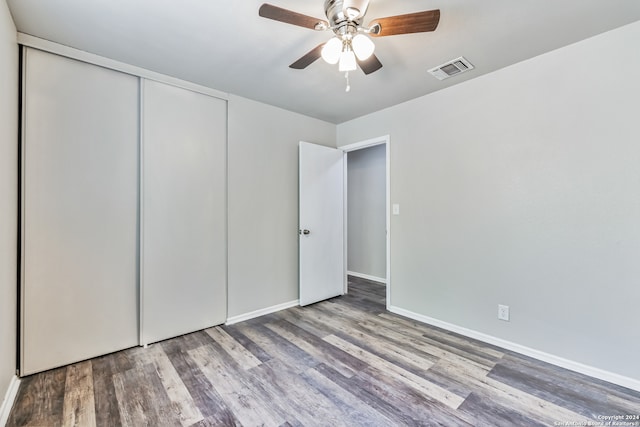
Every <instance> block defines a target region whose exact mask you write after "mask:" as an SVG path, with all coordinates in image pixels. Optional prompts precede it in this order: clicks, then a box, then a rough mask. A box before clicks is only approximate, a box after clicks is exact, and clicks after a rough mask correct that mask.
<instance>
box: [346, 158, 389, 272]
mask: <svg viewBox="0 0 640 427" xmlns="http://www.w3.org/2000/svg"><path fill="white" fill-rule="evenodd" d="M385 151H386V146H385V145H376V146H374V147H368V148H365V149H362V150H357V151H351V152H350V153H348V154H347V201H348V203H347V213H348V216H347V221H348V222H347V224H348V225H347V230H348V237H347V242H348V248H347V270H348V271H350V272H354V273H360V274H364V275H367V276H373V277H377V278H381V279H384V278H386V276H387V236H386V230H387V219H386V170H385V169H386V153H385Z"/></svg>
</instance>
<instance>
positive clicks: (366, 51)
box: [351, 34, 376, 61]
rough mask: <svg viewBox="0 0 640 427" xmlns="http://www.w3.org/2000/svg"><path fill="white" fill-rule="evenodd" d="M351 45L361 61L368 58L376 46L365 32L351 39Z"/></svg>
mask: <svg viewBox="0 0 640 427" xmlns="http://www.w3.org/2000/svg"><path fill="white" fill-rule="evenodd" d="M351 46H352V47H353V51H354V52H355V54H356V56H357V57H358V59H359V60H360V61H364V60H366V59H368V58H369V57H370V56H371V55H372V54H373V51H374V50H375V48H376V45H375V44H374V43H373V42H372V41H371V39H370V38H369V37H367V36H365V35H364V34H356V36H355V37H354V38H353V40H351Z"/></svg>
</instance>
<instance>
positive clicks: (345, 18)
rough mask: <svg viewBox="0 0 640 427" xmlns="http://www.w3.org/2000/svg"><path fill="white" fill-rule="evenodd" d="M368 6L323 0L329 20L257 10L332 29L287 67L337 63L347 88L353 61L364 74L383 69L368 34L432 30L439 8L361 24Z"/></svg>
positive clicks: (359, 0) (363, 0)
mask: <svg viewBox="0 0 640 427" xmlns="http://www.w3.org/2000/svg"><path fill="white" fill-rule="evenodd" d="M368 7H369V0H325V2H324V11H325V15H326V16H327V20H328V21H325V20H323V19H317V18H313V17H311V16H307V15H303V14H301V13H297V12H293V11H291V10H288V9H283V8H281V7H278V6H273V5H271V4H267V3H265V4H263V5H262V6H260V10H259V12H258V13H259V15H260V16H262V17H264V18H269V19H273V20H276V21H280V22H285V23H287V24H292V25H297V26H300V27H304V28H309V29H312V30H316V31H327V30H331V31H333V33H334V37H332V38H331V39H330V40H329V41H328V42H326V43H322V44H320V45H318V46H316V47H314V48H313V49H311V50H310V51H309V52H307V53H306V54H305V55H303V56H302V57H301V58H300V59H298V60H297V61H295V62H294V63H293V64H291V65H289V67H291V68H295V69H303V68H306V67H308V66H309V65H310V64H312V63H313V62H314V61H316V60H317V59H318V58H320V57H322V58H323V59H324V60H325V61H326V62H328V63H329V64H336V63H337V64H338V69H339V70H340V71H341V72H342V71H344V72H345V73H346V78H347V91H349V84H348V78H349V77H348V76H349V75H348V72H349V71H353V70H355V69H356V68H357V66H356V64H357V65H359V66H360V68H361V69H362V71H363V72H364V73H365V74H371V73H373V72H374V71H377V70H379V69H380V68H382V63H381V62H380V60H379V59H378V58H377V57H376V56H375V55H374V54H373V51H374V49H375V45H374V43H373V41H371V39H370V38H369V37H368V36H372V37H384V36H393V35H397V34H411V33H424V32H429V31H434V30H435V29H436V27H437V26H438V22H439V21H440V10H439V9H435V10H427V11H423V12H415V13H408V14H405V15H397V16H389V17H386V18H378V19H374V20H373V21H371V22H370V23H369V25H368V26H364V25H363V18H364V15H365V14H366V13H367V8H368Z"/></svg>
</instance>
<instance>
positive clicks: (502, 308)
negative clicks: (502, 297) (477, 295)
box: [498, 304, 509, 322]
mask: <svg viewBox="0 0 640 427" xmlns="http://www.w3.org/2000/svg"><path fill="white" fill-rule="evenodd" d="M498 319H500V320H505V321H507V322H508V321H509V306H508V305H502V304H498Z"/></svg>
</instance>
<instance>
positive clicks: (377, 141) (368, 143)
mask: <svg viewBox="0 0 640 427" xmlns="http://www.w3.org/2000/svg"><path fill="white" fill-rule="evenodd" d="M381 144H384V145H385V161H386V164H385V174H386V186H387V188H386V198H387V201H386V224H387V277H386V279H385V280H384V283H386V285H387V297H386V300H387V310H389V307H391V214H390V212H391V138H390V137H389V135H382V136H379V137H376V138H371V139H366V140H364V141H360V142H355V143H353V144H347V145H343V146H341V147H338V148H339V149H340V150H342V151H344V153H345V157H346V155H347V153H349V152H351V151H355V150H361V149H363V148H369V147H374V146H376V145H381ZM346 163H347V162H346V160H345V176H346V173H347V172H346V171H347V166H346ZM345 186H346V179H345ZM345 194H346V187H345ZM347 198H348V195H347ZM344 206H345V207H344V218H345V235H344V239H345V255H344V265H345V270H346V269H347V248H346V241H347V238H348V234H347V203H346V199H345V205H344ZM345 282H346V277H345ZM345 291H346V285H345Z"/></svg>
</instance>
